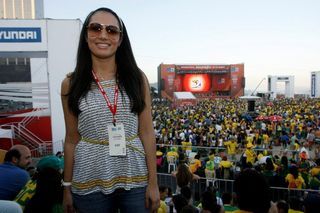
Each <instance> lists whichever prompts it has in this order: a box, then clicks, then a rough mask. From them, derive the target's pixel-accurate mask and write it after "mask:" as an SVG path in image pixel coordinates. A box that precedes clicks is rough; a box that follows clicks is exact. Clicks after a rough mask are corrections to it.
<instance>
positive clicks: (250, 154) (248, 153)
mask: <svg viewBox="0 0 320 213" xmlns="http://www.w3.org/2000/svg"><path fill="white" fill-rule="evenodd" d="M246 147H247V148H246V150H245V151H244V156H245V157H247V161H246V162H247V164H248V163H251V165H253V164H254V162H255V161H256V157H257V154H256V153H255V151H254V150H253V144H252V143H247V146H246Z"/></svg>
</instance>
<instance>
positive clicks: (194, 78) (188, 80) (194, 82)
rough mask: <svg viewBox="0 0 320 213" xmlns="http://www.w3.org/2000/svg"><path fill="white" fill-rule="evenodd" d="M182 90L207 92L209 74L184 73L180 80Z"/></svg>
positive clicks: (209, 83) (209, 80)
mask: <svg viewBox="0 0 320 213" xmlns="http://www.w3.org/2000/svg"><path fill="white" fill-rule="evenodd" d="M182 85H183V90H184V91H187V92H207V91H209V90H210V88H211V79H210V75H209V74H185V75H184V77H183V80H182Z"/></svg>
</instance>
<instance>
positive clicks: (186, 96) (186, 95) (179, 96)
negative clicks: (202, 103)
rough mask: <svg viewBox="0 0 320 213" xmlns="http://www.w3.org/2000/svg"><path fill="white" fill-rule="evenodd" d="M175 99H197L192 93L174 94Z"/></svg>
mask: <svg viewBox="0 0 320 213" xmlns="http://www.w3.org/2000/svg"><path fill="white" fill-rule="evenodd" d="M174 98H175V99H197V98H196V97H195V96H194V95H193V94H192V93H191V92H174Z"/></svg>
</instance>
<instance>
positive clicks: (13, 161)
mask: <svg viewBox="0 0 320 213" xmlns="http://www.w3.org/2000/svg"><path fill="white" fill-rule="evenodd" d="M30 164H31V152H30V149H29V148H28V147H26V146H24V145H15V146H13V147H11V149H10V150H9V151H8V152H7V153H6V155H5V158H4V163H3V164H0V200H13V199H14V198H15V197H16V195H17V194H18V193H19V191H20V190H21V189H22V187H23V186H24V185H25V184H26V183H27V181H28V180H29V179H30V177H29V174H28V172H27V171H26V170H25V169H26V168H27V167H28V166H29V165H30Z"/></svg>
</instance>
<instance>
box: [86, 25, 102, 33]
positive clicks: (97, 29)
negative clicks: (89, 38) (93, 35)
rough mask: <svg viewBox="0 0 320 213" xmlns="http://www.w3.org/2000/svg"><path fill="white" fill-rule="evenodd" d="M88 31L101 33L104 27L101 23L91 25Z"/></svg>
mask: <svg viewBox="0 0 320 213" xmlns="http://www.w3.org/2000/svg"><path fill="white" fill-rule="evenodd" d="M88 29H89V31H92V32H101V31H102V29H103V26H102V25H101V24H99V23H91V24H90V25H89V27H88Z"/></svg>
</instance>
